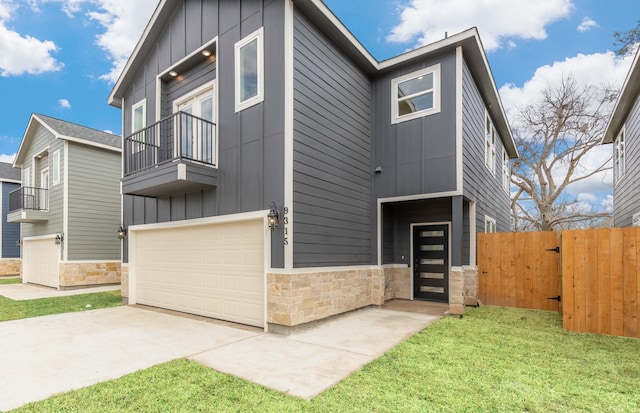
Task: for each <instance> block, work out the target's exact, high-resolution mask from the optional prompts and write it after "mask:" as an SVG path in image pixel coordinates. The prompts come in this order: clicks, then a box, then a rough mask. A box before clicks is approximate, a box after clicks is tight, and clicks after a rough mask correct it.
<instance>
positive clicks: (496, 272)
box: [478, 231, 562, 311]
mask: <svg viewBox="0 0 640 413" xmlns="http://www.w3.org/2000/svg"><path fill="white" fill-rule="evenodd" d="M559 246H560V235H559V234H558V233H556V232H554V231H550V232H502V233H493V234H483V233H480V234H478V296H479V298H480V300H481V301H482V303H483V304H485V305H497V306H504V307H518V308H531V309H536V310H551V311H561V310H562V307H561V303H560V296H561V289H562V285H561V281H560V254H559Z"/></svg>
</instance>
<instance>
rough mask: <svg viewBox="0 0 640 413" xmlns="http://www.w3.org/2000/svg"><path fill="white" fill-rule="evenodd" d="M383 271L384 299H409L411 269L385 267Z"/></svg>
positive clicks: (405, 266) (402, 266)
mask: <svg viewBox="0 0 640 413" xmlns="http://www.w3.org/2000/svg"><path fill="white" fill-rule="evenodd" d="M383 269H384V285H385V289H384V299H385V301H386V300H393V299H395V298H399V299H403V300H410V299H411V268H409V267H408V266H407V265H401V266H400V265H398V266H396V265H388V266H387V265H385V266H383Z"/></svg>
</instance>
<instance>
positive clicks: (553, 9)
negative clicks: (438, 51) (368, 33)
mask: <svg viewBox="0 0 640 413" xmlns="http://www.w3.org/2000/svg"><path fill="white" fill-rule="evenodd" d="M443 3H444V1H443V0H410V1H409V3H408V4H403V5H402V6H400V10H399V14H400V23H399V24H398V25H397V26H396V27H394V28H393V29H392V31H391V33H390V34H389V35H388V36H387V40H388V41H390V42H394V43H414V45H415V46H422V45H425V44H429V43H432V42H434V41H437V40H440V39H442V38H444V33H445V32H448V33H449V34H453V33H458V32H461V31H463V30H466V29H468V28H470V27H474V26H475V27H478V30H479V31H480V36H481V37H482V42H483V44H484V47H485V49H486V50H487V51H492V50H496V49H499V48H500V47H502V45H503V43H504V42H507V44H509V45H512V44H513V43H512V42H509V41H510V40H511V41H513V39H536V40H543V39H545V38H546V37H547V33H546V26H547V25H549V24H550V23H553V22H554V21H557V20H560V19H562V18H565V17H567V16H568V15H569V13H570V12H571V10H572V9H573V3H572V1H571V0H519V1H513V0H447V1H446V7H445V5H444V4H443Z"/></svg>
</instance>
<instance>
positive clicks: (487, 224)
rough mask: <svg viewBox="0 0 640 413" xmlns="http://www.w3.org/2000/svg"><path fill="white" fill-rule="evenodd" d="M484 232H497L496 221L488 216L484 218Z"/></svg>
mask: <svg viewBox="0 0 640 413" xmlns="http://www.w3.org/2000/svg"><path fill="white" fill-rule="evenodd" d="M484 232H486V233H491V232H496V220H495V219H493V218H491V217H488V216H486V215H485V217H484Z"/></svg>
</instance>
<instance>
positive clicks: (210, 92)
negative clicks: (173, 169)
mask: <svg viewBox="0 0 640 413" xmlns="http://www.w3.org/2000/svg"><path fill="white" fill-rule="evenodd" d="M174 112H182V113H183V114H182V115H180V116H179V117H178V118H177V119H176V122H177V125H176V129H177V133H178V134H179V139H178V140H177V142H176V151H179V154H180V155H181V156H182V157H183V158H187V159H193V160H196V161H201V162H206V163H214V143H215V126H214V125H213V122H214V113H215V94H214V86H213V85H212V84H210V85H208V86H206V87H204V88H201V89H199V90H198V91H196V92H194V93H193V94H190V95H188V96H186V97H183V98H180V99H178V100H177V101H176V102H175V103H174Z"/></svg>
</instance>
